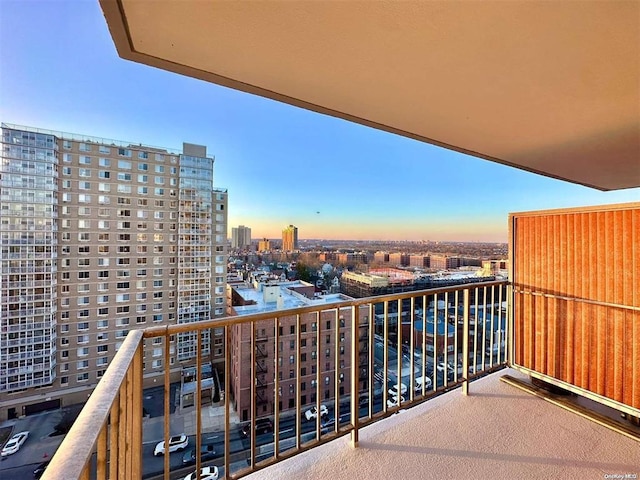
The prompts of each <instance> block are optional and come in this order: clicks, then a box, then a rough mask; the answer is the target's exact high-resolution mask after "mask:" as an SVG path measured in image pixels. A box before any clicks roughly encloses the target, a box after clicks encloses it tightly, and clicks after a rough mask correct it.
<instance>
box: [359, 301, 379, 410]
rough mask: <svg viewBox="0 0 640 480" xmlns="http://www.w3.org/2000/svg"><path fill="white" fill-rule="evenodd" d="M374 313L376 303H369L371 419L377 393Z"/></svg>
mask: <svg viewBox="0 0 640 480" xmlns="http://www.w3.org/2000/svg"><path fill="white" fill-rule="evenodd" d="M374 313H375V309H374V305H373V303H370V304H369V318H368V323H369V325H368V329H369V332H368V335H369V336H368V337H367V340H368V342H369V367H368V371H369V382H368V383H369V385H368V387H369V395H368V399H369V400H368V406H369V415H368V417H369V419H371V417H373V397H374V395H375V391H374V390H375V389H374V381H375V380H374V374H375V369H374V364H375V353H376V352H375V322H374V320H375V319H374ZM358 404H360V397H358Z"/></svg>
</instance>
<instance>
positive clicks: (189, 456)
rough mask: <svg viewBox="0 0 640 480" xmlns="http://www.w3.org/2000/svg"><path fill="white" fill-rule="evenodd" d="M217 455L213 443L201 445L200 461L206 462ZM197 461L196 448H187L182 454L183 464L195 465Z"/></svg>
mask: <svg viewBox="0 0 640 480" xmlns="http://www.w3.org/2000/svg"><path fill="white" fill-rule="evenodd" d="M215 456H216V451H215V450H214V449H213V445H201V446H200V461H201V462H206V461H207V460H213V459H214V458H215ZM195 463H196V449H195V448H190V449H189V450H185V452H184V455H182V464H183V465H194V464H195Z"/></svg>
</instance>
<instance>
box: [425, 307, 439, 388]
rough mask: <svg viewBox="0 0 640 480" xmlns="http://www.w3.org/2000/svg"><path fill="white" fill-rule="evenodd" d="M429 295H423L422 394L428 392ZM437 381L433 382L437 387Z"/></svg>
mask: <svg viewBox="0 0 640 480" xmlns="http://www.w3.org/2000/svg"><path fill="white" fill-rule="evenodd" d="M427 377H428V375H427V296H426V295H423V296H422V396H423V397H424V396H425V395H426V394H427ZM435 384H436V382H433V386H434V387H435Z"/></svg>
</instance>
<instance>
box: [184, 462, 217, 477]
mask: <svg viewBox="0 0 640 480" xmlns="http://www.w3.org/2000/svg"><path fill="white" fill-rule="evenodd" d="M184 480H218V467H216V466H215V465H211V466H210V467H202V468H201V469H200V474H198V472H191V473H190V474H189V475H187V476H186V477H184Z"/></svg>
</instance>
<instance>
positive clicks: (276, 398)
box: [273, 317, 282, 458]
mask: <svg viewBox="0 0 640 480" xmlns="http://www.w3.org/2000/svg"><path fill="white" fill-rule="evenodd" d="M279 324H280V317H276V318H274V320H273V325H274V326H273V329H274V339H275V342H274V345H273V456H274V457H275V458H278V457H279V456H280V376H279V375H278V362H279V361H280V355H282V352H281V351H280V328H279V326H280V325H279Z"/></svg>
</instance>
